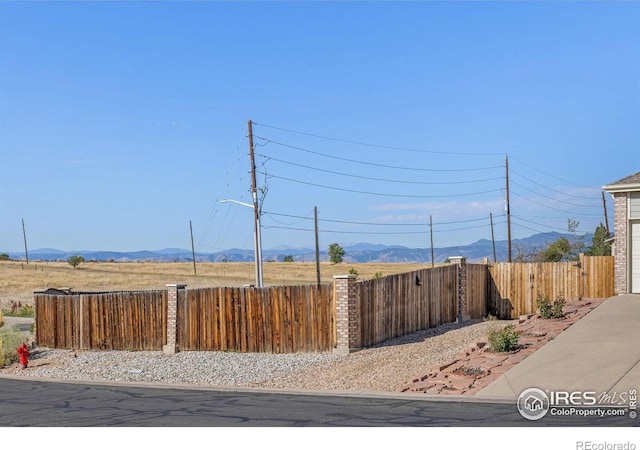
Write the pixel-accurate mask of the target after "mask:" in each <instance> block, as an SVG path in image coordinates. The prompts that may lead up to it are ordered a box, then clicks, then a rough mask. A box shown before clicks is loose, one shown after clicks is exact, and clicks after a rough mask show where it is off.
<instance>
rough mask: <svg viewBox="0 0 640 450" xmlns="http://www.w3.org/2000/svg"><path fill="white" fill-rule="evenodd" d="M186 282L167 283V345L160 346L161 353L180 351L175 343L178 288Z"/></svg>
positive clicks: (183, 286) (182, 287) (169, 353)
mask: <svg viewBox="0 0 640 450" xmlns="http://www.w3.org/2000/svg"><path fill="white" fill-rule="evenodd" d="M185 287H187V285H186V284H167V345H163V346H162V353H164V354H166V355H173V354H174V353H177V352H179V351H180V349H179V348H178V343H177V339H176V338H177V335H176V331H177V330H176V329H177V319H178V290H179V289H184V288H185Z"/></svg>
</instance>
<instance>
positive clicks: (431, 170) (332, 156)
mask: <svg viewBox="0 0 640 450" xmlns="http://www.w3.org/2000/svg"><path fill="white" fill-rule="evenodd" d="M254 138H256V139H262V140H264V141H266V142H268V143H271V144H276V145H280V146H282V147H286V148H290V149H293V150H299V151H301V152H305V153H311V154H313V155H318V156H323V157H325V158H332V159H337V160H340V161H347V162H350V163H354V164H363V165H368V166H374V167H382V168H384V169H397V170H410V171H417V172H472V171H480V170H491V169H501V168H502V167H503V166H490V167H478V168H473V169H426V168H421V167H402V166H390V165H385V164H377V163H372V162H368V161H359V160H356V159H350V158H343V157H341V156H335V155H329V154H326V153H322V152H318V151H315V150H309V149H306V148H303V147H298V146H295V145H290V144H285V143H282V142H277V141H274V140H271V139H267V138H264V137H261V136H256V135H254Z"/></svg>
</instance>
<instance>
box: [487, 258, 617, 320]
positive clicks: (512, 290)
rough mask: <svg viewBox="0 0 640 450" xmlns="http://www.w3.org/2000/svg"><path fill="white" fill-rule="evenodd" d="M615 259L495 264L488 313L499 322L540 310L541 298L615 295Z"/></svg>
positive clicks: (493, 265) (491, 266) (492, 267)
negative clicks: (500, 319)
mask: <svg viewBox="0 0 640 450" xmlns="http://www.w3.org/2000/svg"><path fill="white" fill-rule="evenodd" d="M613 269H614V259H613V256H584V255H580V259H579V261H578V262H546V263H496V264H492V265H490V266H489V276H490V279H489V293H488V309H489V311H490V312H491V313H492V314H494V315H496V316H497V317H500V318H517V317H519V316H520V315H523V314H533V313H536V312H537V310H538V306H537V298H538V294H542V295H544V296H546V297H548V298H549V299H550V300H552V301H553V300H555V299H556V298H558V297H559V296H563V297H565V298H607V297H611V296H613V295H615V290H614V285H613V282H614V271H613Z"/></svg>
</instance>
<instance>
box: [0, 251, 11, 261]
mask: <svg viewBox="0 0 640 450" xmlns="http://www.w3.org/2000/svg"><path fill="white" fill-rule="evenodd" d="M9 259H11V258H9V255H8V254H7V253H0V261H9Z"/></svg>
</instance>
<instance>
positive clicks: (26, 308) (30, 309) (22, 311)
mask: <svg viewBox="0 0 640 450" xmlns="http://www.w3.org/2000/svg"><path fill="white" fill-rule="evenodd" d="M35 311H36V309H35V307H34V306H33V305H23V304H22V302H15V301H13V300H12V301H11V309H5V310H3V311H2V312H3V313H4V315H5V316H7V317H35ZM0 319H2V316H0Z"/></svg>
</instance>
